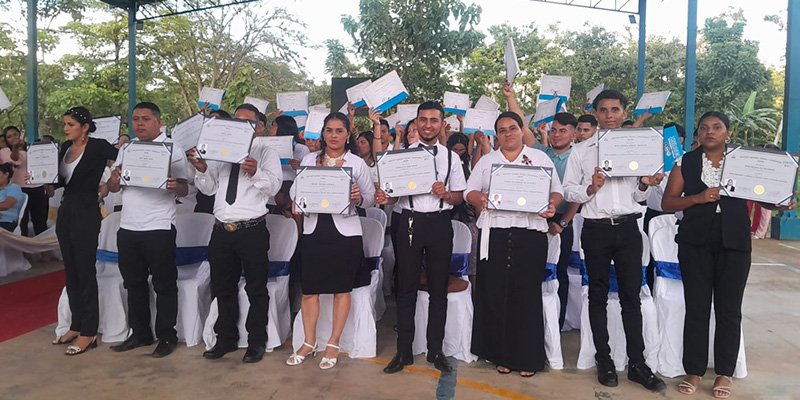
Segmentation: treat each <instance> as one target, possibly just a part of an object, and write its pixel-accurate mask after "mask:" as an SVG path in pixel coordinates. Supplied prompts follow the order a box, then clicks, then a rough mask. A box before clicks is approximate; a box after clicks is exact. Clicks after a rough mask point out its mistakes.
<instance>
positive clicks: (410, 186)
mask: <svg viewBox="0 0 800 400" xmlns="http://www.w3.org/2000/svg"><path fill="white" fill-rule="evenodd" d="M406 186H408V188H409V189H411V190H414V189H416V188H417V182H414V181H411V182H408V185H406Z"/></svg>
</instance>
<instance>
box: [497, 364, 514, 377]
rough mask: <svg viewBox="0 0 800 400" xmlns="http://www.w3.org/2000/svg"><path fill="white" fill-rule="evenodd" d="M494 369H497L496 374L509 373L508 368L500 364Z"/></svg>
mask: <svg viewBox="0 0 800 400" xmlns="http://www.w3.org/2000/svg"><path fill="white" fill-rule="evenodd" d="M495 370H496V371H497V373H498V374H501V375H508V374H510V373H511V370H510V369H508V368H506V367H504V366H502V365H498V366H497V367H495Z"/></svg>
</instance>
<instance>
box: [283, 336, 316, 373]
mask: <svg viewBox="0 0 800 400" xmlns="http://www.w3.org/2000/svg"><path fill="white" fill-rule="evenodd" d="M303 347H308V348H310V349H311V352H310V353H308V354H306V355H304V356H301V355H300V354H297V353H296V352H295V353H292V355H290V356H289V358H288V359H287V360H286V365H288V366H291V367H293V366H295V365H300V364H302V363H303V361H305V360H306V357H308V356H309V355H310V356H311V357H316V356H317V345H316V344H315V345H313V346H312V345H310V344H308V343H306V342H303V345H302V346H300V348H301V349H302V348H303Z"/></svg>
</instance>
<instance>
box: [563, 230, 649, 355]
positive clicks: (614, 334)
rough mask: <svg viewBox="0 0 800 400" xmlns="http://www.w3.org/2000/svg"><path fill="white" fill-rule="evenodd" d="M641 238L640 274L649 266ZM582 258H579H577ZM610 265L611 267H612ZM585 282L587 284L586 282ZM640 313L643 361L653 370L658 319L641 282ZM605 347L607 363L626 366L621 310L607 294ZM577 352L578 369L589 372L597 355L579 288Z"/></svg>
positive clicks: (611, 294)
mask: <svg viewBox="0 0 800 400" xmlns="http://www.w3.org/2000/svg"><path fill="white" fill-rule="evenodd" d="M641 235H642V250H643V251H642V266H643V267H642V270H643V271H644V268H646V266H647V265H648V264H649V263H650V240H649V239H648V238H647V235H645V234H644V233H643V232H641ZM581 258H583V257H581ZM612 265H613V264H612ZM587 281H588V280H587ZM639 297H640V299H641V312H642V337H643V338H644V358H645V362H646V363H647V365H648V366H650V368H651V369H653V370H656V368H655V367H656V366H657V365H658V348H659V346H658V340H659V334H658V318H657V314H656V308H655V304H654V303H653V296H652V295H651V294H650V288H649V287H648V286H647V283H646V281H645V279H642V286H641V290H640V292H639ZM606 312H607V318H608V336H609V340H608V345H609V347H610V348H611V359H612V360H613V361H614V366H615V367H616V368H617V370H619V371H622V370H624V369H625V368H626V366H627V364H628V354H627V351H626V350H625V343H626V342H625V330H624V329H623V325H622V308H621V307H620V304H619V295H618V294H617V293H615V292H611V291H609V293H608V306H607V307H606ZM581 320H582V321H581V324H582V326H583V328H584V329H581V350H580V354H579V355H578V369H589V368H592V367H593V366H594V365H595V358H594V357H595V353H596V352H597V351H596V349H595V347H594V342H593V341H592V329H591V324H590V323H589V286H588V284H587V285H586V286H584V287H583V310H582V311H581Z"/></svg>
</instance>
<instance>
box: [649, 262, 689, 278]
mask: <svg viewBox="0 0 800 400" xmlns="http://www.w3.org/2000/svg"><path fill="white" fill-rule="evenodd" d="M654 264H655V266H656V275H658V276H660V277H662V278H667V279H674V280H676V281H682V280H683V277H682V275H681V266H680V265H679V264H678V263H674V262H669V261H656V262H655V263H654Z"/></svg>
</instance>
